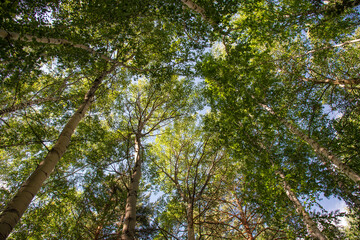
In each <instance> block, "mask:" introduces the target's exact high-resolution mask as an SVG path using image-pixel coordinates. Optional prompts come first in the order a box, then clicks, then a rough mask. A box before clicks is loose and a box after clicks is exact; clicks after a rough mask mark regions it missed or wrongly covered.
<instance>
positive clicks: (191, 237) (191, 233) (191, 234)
mask: <svg viewBox="0 0 360 240" xmlns="http://www.w3.org/2000/svg"><path fill="white" fill-rule="evenodd" d="M190 201H191V200H190ZM186 220H187V232H188V240H195V229H194V206H193V204H192V203H191V202H190V203H188V205H187V207H186Z"/></svg>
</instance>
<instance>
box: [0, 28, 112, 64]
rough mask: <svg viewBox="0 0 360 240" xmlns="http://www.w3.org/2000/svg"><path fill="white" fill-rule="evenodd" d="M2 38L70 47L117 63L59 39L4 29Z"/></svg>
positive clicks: (0, 32)
mask: <svg viewBox="0 0 360 240" xmlns="http://www.w3.org/2000/svg"><path fill="white" fill-rule="evenodd" d="M0 37H1V38H4V39H8V40H15V41H22V42H38V43H45V44H53V45H70V46H72V47H74V48H80V49H83V50H85V51H87V52H89V53H92V54H96V55H100V57H101V58H102V59H104V60H105V61H108V62H114V63H115V62H116V60H113V59H111V58H110V57H108V56H106V55H103V54H99V53H98V52H97V51H96V50H94V49H92V48H90V47H88V46H86V45H84V44H77V43H73V42H71V41H69V40H66V39H58V38H48V37H36V36H32V35H28V34H24V35H21V36H20V34H19V33H15V32H8V31H6V30H4V29H0Z"/></svg>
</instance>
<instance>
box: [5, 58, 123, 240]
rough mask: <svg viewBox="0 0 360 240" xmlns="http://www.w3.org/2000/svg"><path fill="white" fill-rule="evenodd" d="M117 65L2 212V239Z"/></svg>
mask: <svg viewBox="0 0 360 240" xmlns="http://www.w3.org/2000/svg"><path fill="white" fill-rule="evenodd" d="M116 66H117V64H114V65H113V66H112V67H111V69H110V70H109V71H105V72H103V73H102V74H101V75H100V76H99V77H98V78H97V79H95V81H94V82H93V85H92V86H91V88H90V90H89V91H88V92H87V93H86V95H85V98H84V101H83V103H82V104H81V105H80V107H79V108H78V110H77V111H76V112H75V113H74V114H73V116H72V117H71V118H70V119H69V121H68V123H67V124H66V125H65V127H64V129H63V130H62V132H61V134H60V136H59V138H58V140H57V141H56V143H55V145H54V146H53V147H52V149H51V150H50V151H49V152H48V154H47V155H46V157H45V159H44V160H43V161H42V162H41V163H40V164H39V166H38V167H37V168H36V169H35V171H34V172H33V173H32V174H31V175H30V177H29V178H28V179H27V180H26V181H25V183H24V184H23V185H22V186H21V187H20V189H19V190H18V192H17V194H16V195H15V197H14V198H13V199H12V200H11V201H10V202H9V203H8V205H7V207H6V209H5V210H4V211H3V212H2V213H1V215H0V240H3V239H6V238H7V237H8V235H9V234H10V232H11V231H12V229H13V228H14V227H15V225H16V224H17V223H18V222H19V220H20V218H21V216H22V215H23V214H24V212H25V210H26V209H27V207H28V206H29V204H30V202H31V201H32V199H33V198H34V197H35V195H36V194H37V192H38V191H39V190H40V188H41V186H42V185H43V183H44V181H45V180H46V179H47V178H48V177H49V176H50V174H51V173H52V171H53V170H54V168H55V165H56V164H57V163H58V162H59V160H60V158H61V157H62V156H63V155H64V153H65V151H66V149H67V147H68V145H69V143H70V139H71V136H72V134H73V133H74V131H75V129H76V127H77V126H78V124H79V122H80V121H81V119H82V118H83V117H84V115H85V113H86V111H87V110H88V108H89V107H90V105H91V103H92V100H93V97H94V94H95V92H96V90H97V89H98V88H99V86H100V84H101V82H102V81H103V79H104V78H105V77H106V76H107V75H108V74H109V73H111V72H113V71H114V70H115V68H116Z"/></svg>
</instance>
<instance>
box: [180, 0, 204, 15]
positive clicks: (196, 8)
mask: <svg viewBox="0 0 360 240" xmlns="http://www.w3.org/2000/svg"><path fill="white" fill-rule="evenodd" d="M181 2H182V3H183V4H185V5H186V6H188V8H190V9H192V10H194V11H195V12H197V13H198V14H200V15H201V17H202V18H203V19H206V16H205V10H204V9H203V8H202V7H200V6H199V5H197V4H196V3H194V2H193V1H191V0H181Z"/></svg>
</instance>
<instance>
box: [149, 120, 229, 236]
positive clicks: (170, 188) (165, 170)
mask: <svg viewBox="0 0 360 240" xmlns="http://www.w3.org/2000/svg"><path fill="white" fill-rule="evenodd" d="M195 120H196V119H187V120H183V121H182V122H180V121H177V122H175V123H174V124H173V125H172V126H171V127H168V128H167V129H165V130H164V131H163V132H162V133H161V134H160V135H159V136H158V137H157V139H156V143H155V145H154V146H152V148H151V151H152V154H153V159H152V162H151V164H152V165H153V168H154V171H156V172H157V174H158V176H157V177H156V180H157V182H155V183H157V184H158V182H163V183H164V184H163V185H162V188H161V190H162V191H163V192H164V194H166V197H167V198H168V205H167V206H165V209H166V213H164V216H160V220H159V221H160V224H163V226H161V225H160V228H161V229H164V232H163V234H161V235H160V236H164V234H165V236H166V235H170V236H174V235H175V236H176V235H177V236H179V237H181V236H180V235H179V234H178V233H176V232H172V229H171V228H172V227H174V226H171V224H169V220H170V219H171V218H174V217H175V218H177V217H179V218H180V219H178V221H182V219H184V218H185V219H186V233H187V234H186V235H187V239H195V237H196V236H198V237H199V238H201V236H202V234H204V233H202V232H200V230H197V231H195V229H196V225H198V227H197V228H198V229H201V218H203V216H205V215H206V211H207V210H208V209H209V208H210V207H211V206H212V204H213V202H214V201H216V199H215V197H211V196H210V194H216V195H217V193H218V191H219V190H217V189H216V186H220V185H221V183H222V181H223V179H222V177H220V176H219V175H218V174H219V173H222V172H226V168H227V165H228V164H229V163H227V162H225V161H226V152H225V151H224V150H223V149H218V148H216V147H215V146H214V141H216V136H209V135H205V134H202V133H201V132H200V131H199V130H200V129H199V128H198V127H197V125H196V123H195ZM184 126H187V128H185V127H184ZM216 175H218V176H216ZM174 201H177V202H180V203H181V205H180V206H181V207H180V208H179V207H175V209H173V207H174V206H172V204H174ZM200 205H202V206H203V207H201V208H200V207H199V209H197V206H200ZM173 211H174V212H173ZM179 213H180V215H178V214H179ZM171 214H173V215H174V216H171ZM169 217H170V219H168V218H169ZM203 219H204V218H203ZM161 220H164V222H162V221H161ZM198 237H196V238H198Z"/></svg>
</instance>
